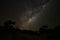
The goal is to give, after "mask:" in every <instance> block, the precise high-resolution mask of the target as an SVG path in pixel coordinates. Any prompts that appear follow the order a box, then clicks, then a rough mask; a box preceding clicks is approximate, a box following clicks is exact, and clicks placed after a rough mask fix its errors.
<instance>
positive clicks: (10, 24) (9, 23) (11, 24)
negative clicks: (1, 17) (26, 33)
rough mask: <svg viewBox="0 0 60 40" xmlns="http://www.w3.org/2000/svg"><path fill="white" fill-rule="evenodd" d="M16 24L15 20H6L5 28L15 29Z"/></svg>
mask: <svg viewBox="0 0 60 40" xmlns="http://www.w3.org/2000/svg"><path fill="white" fill-rule="evenodd" d="M14 24H15V22H12V21H11V20H8V21H6V22H4V28H5V29H14V28H13V25H14Z"/></svg>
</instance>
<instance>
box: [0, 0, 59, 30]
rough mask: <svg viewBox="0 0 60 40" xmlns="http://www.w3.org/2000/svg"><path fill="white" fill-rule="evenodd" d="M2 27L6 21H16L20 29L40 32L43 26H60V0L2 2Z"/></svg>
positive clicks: (0, 14)
mask: <svg viewBox="0 0 60 40" xmlns="http://www.w3.org/2000/svg"><path fill="white" fill-rule="evenodd" d="M0 2H1V5H0V10H1V12H0V25H3V22H4V21H6V20H13V21H16V25H17V26H18V28H19V29H26V30H33V31H36V30H39V28H40V27H41V26H42V25H47V26H49V28H54V27H55V26H56V25H60V12H59V8H60V7H59V0H5V1H4V0H2V1H0Z"/></svg>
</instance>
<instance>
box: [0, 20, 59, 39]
mask: <svg viewBox="0 0 60 40" xmlns="http://www.w3.org/2000/svg"><path fill="white" fill-rule="evenodd" d="M13 25H15V22H13V21H11V20H8V21H6V22H4V26H0V40H59V39H60V37H59V36H60V26H56V27H55V28H54V29H46V28H48V26H46V25H43V26H42V27H41V28H40V29H39V32H33V31H31V30H20V29H15V28H14V27H13Z"/></svg>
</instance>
